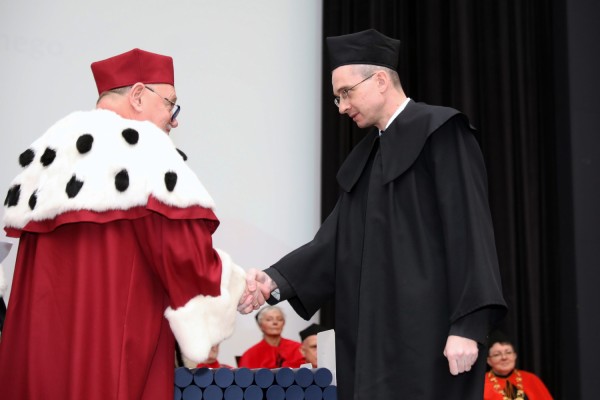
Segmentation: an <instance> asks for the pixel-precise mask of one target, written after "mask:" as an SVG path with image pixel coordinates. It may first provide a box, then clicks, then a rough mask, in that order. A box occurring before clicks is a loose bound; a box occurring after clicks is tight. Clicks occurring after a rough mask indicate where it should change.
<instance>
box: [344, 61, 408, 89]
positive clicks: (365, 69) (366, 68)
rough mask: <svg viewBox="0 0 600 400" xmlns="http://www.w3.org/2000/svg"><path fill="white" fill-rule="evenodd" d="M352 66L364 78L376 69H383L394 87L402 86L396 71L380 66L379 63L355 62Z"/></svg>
mask: <svg viewBox="0 0 600 400" xmlns="http://www.w3.org/2000/svg"><path fill="white" fill-rule="evenodd" d="M353 67H354V71H355V72H357V73H359V74H360V75H361V76H362V77H363V78H366V77H367V76H369V75H373V74H374V73H375V72H377V71H384V72H385V73H386V74H388V75H389V77H390V79H391V81H392V84H393V85H394V87H395V88H397V89H400V88H402V85H401V84H400V76H399V75H398V72H396V71H394V70H393V69H391V68H388V67H381V66H379V65H371V64H356V65H354V66H353Z"/></svg>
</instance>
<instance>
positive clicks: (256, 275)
mask: <svg viewBox="0 0 600 400" xmlns="http://www.w3.org/2000/svg"><path fill="white" fill-rule="evenodd" d="M276 288H277V284H275V282H274V281H273V280H272V279H271V277H270V276H269V275H267V274H266V273H265V272H264V271H261V270H258V269H255V268H250V269H249V270H248V271H247V272H246V289H245V290H244V293H243V294H242V297H241V298H240V302H239V304H238V307H237V309H238V311H239V312H240V313H241V314H249V313H250V312H252V311H253V310H258V309H259V308H260V307H261V306H262V305H263V304H265V301H267V299H268V298H269V297H270V296H271V291H273V290H274V289H276Z"/></svg>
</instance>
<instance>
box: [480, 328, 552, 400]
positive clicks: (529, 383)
mask: <svg viewBox="0 0 600 400" xmlns="http://www.w3.org/2000/svg"><path fill="white" fill-rule="evenodd" d="M516 362H517V353H516V352H515V349H514V347H513V344H512V343H511V341H510V340H509V339H508V338H507V337H506V336H505V335H504V334H502V333H501V332H494V333H492V334H491V335H490V340H489V353H488V358H487V363H488V365H489V366H490V368H491V369H490V371H488V372H487V373H486V374H485V388H484V392H483V399H484V400H547V399H549V400H552V396H551V395H550V392H549V391H548V389H547V388H546V385H544V383H543V382H542V380H541V379H540V378H538V377H537V376H536V375H535V374H533V373H531V372H527V371H522V370H518V369H517V368H515V365H516Z"/></svg>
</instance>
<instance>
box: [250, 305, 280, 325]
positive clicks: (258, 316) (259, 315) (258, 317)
mask: <svg viewBox="0 0 600 400" xmlns="http://www.w3.org/2000/svg"><path fill="white" fill-rule="evenodd" d="M273 310H276V311H279V313H280V314H281V316H282V317H283V319H284V320H285V314H284V313H283V310H282V309H281V307H278V306H266V307H263V308H261V309H260V310H258V312H257V313H256V315H255V316H254V318H256V322H258V323H259V324H260V321H262V319H263V317H264V314H265V312H267V311H273Z"/></svg>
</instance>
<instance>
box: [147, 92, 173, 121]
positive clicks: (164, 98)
mask: <svg viewBox="0 0 600 400" xmlns="http://www.w3.org/2000/svg"><path fill="white" fill-rule="evenodd" d="M144 87H145V88H146V89H148V90H149V91H151V92H152V93H154V94H155V95H157V96H158V97H160V98H162V99H163V100H166V101H167V102H169V104H170V105H171V122H173V121H175V119H176V118H177V116H178V115H179V111H181V106H179V105H177V104H175V103H173V102H172V101H171V100H169V99H167V98H166V97H162V96H161V95H160V94H158V93H157V92H156V91H154V89H152V88H151V87H149V86H144Z"/></svg>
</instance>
